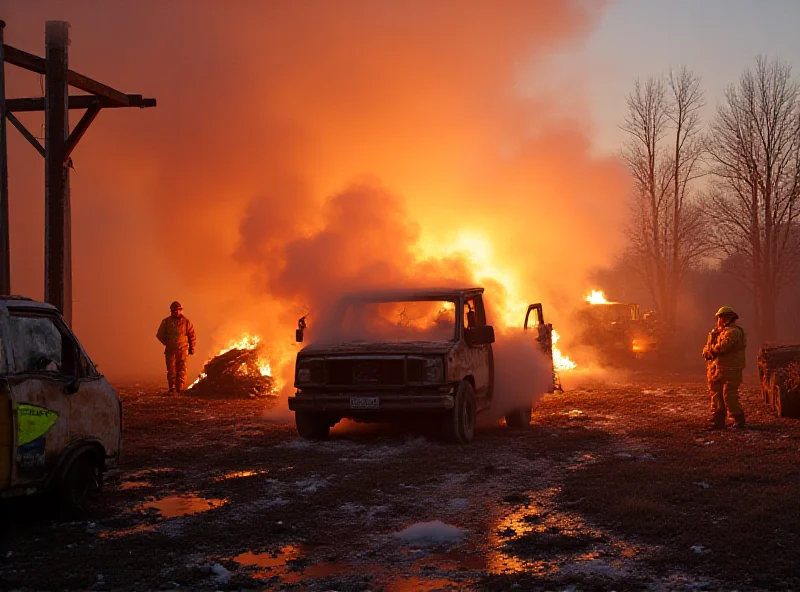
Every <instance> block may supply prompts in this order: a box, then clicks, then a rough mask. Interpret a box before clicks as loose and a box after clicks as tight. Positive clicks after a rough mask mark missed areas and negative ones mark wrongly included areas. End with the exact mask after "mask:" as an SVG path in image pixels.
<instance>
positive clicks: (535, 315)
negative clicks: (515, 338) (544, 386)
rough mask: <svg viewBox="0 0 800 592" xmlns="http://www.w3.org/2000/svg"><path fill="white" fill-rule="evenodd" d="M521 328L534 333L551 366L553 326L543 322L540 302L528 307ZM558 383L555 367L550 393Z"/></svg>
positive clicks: (557, 386) (542, 310) (558, 387)
mask: <svg viewBox="0 0 800 592" xmlns="http://www.w3.org/2000/svg"><path fill="white" fill-rule="evenodd" d="M523 327H524V329H525V331H531V332H533V333H534V335H535V338H536V341H537V342H538V344H539V347H540V348H541V350H542V352H544V354H545V355H546V356H547V358H548V359H549V360H550V365H551V366H553V325H552V324H550V323H545V322H544V308H543V307H542V304H541V303H540V302H537V303H535V304H529V305H528V310H527V311H526V312H525V322H524V323H523ZM560 383H561V381H560V379H559V377H558V374H556V371H555V367H553V386H552V388H551V389H550V390H549V392H551V393H552V392H553V391H554V390H556V389H560Z"/></svg>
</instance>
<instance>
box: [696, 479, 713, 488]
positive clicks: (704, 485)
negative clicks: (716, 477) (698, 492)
mask: <svg viewBox="0 0 800 592" xmlns="http://www.w3.org/2000/svg"><path fill="white" fill-rule="evenodd" d="M694 485H697V486H698V487H700V488H702V489H710V488H711V483H707V482H706V481H695V482H694Z"/></svg>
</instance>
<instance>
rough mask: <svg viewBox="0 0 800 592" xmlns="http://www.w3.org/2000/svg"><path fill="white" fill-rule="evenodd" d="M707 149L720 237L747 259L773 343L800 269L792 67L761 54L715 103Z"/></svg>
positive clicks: (798, 91) (764, 334) (799, 170)
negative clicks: (786, 292) (783, 293)
mask: <svg viewBox="0 0 800 592" xmlns="http://www.w3.org/2000/svg"><path fill="white" fill-rule="evenodd" d="M707 149H708V153H709V155H710V160H711V163H712V173H713V180H712V182H711V184H710V193H709V202H710V206H711V210H712V212H713V215H714V218H715V229H716V231H715V235H714V238H715V241H716V245H717V247H718V248H719V249H720V250H721V252H722V254H723V255H724V256H726V257H736V258H738V259H741V260H743V261H745V262H746V266H744V268H743V269H742V268H741V267H740V268H739V269H740V270H741V271H740V274H741V275H740V279H741V280H742V281H743V282H744V283H745V284H746V285H747V286H748V287H749V288H750V289H751V291H752V293H753V298H754V305H755V317H756V318H755V324H756V330H757V332H758V334H759V336H760V337H761V338H762V339H763V340H766V341H770V340H774V339H775V336H776V331H775V321H776V319H775V309H776V302H777V298H778V295H779V294H780V290H781V288H782V287H784V286H785V285H786V283H787V282H788V281H789V280H790V279H791V275H792V274H793V273H794V272H795V271H797V269H798V266H800V232H798V216H799V215H800V208H799V206H800V87H798V84H797V82H796V81H795V80H794V79H793V77H792V72H791V66H789V65H788V64H786V63H784V62H782V61H780V60H774V61H768V60H766V59H765V58H763V57H759V58H758V59H757V61H756V68H755V71H753V70H749V69H748V70H746V71H745V72H744V74H742V76H741V79H740V80H739V83H738V84H737V85H732V86H730V87H729V88H728V89H727V91H726V93H725V100H724V101H723V103H721V104H720V105H719V106H718V107H717V112H716V116H715V118H714V121H713V123H712V125H711V129H710V134H709V137H708V141H707Z"/></svg>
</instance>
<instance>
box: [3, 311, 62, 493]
mask: <svg viewBox="0 0 800 592" xmlns="http://www.w3.org/2000/svg"><path fill="white" fill-rule="evenodd" d="M56 319H57V316H56V315H54V314H48V313H47V312H46V311H37V310H31V311H17V310H13V309H12V310H9V316H8V318H7V323H6V329H7V331H6V336H7V343H8V345H9V346H10V347H9V350H10V353H11V354H12V358H13V359H12V360H11V364H10V367H9V373H8V384H9V387H10V396H11V401H12V410H13V414H14V419H15V437H14V449H15V451H14V467H13V471H12V486H13V485H20V484H24V483H30V482H36V481H41V480H44V479H45V477H46V476H47V474H48V472H49V471H50V470H52V469H53V468H54V467H55V465H56V463H57V462H58V457H59V455H60V453H61V451H62V450H63V449H64V448H65V447H66V446H67V445H68V443H69V441H70V433H69V417H70V406H71V405H70V398H69V396H68V395H67V394H66V392H65V390H66V388H67V387H68V385H69V384H70V382H71V381H72V380H73V379H74V374H73V372H72V369H71V368H70V367H69V366H70V363H72V364H73V367H74V357H73V358H72V359H70V358H69V355H70V354H69V343H68V342H65V340H64V337H63V336H62V333H61V331H59V328H58V324H57V322H56Z"/></svg>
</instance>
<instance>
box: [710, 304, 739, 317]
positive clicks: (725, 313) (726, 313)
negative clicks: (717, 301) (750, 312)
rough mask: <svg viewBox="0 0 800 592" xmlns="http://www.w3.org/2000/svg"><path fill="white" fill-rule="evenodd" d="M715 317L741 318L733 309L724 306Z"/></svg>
mask: <svg viewBox="0 0 800 592" xmlns="http://www.w3.org/2000/svg"><path fill="white" fill-rule="evenodd" d="M714 316H717V317H736V318H739V315H737V314H736V313H735V312H734V310H733V308H732V307H730V306H723V307H721V308H720V309H719V310H718V311H717V314H716V315H714Z"/></svg>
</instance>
